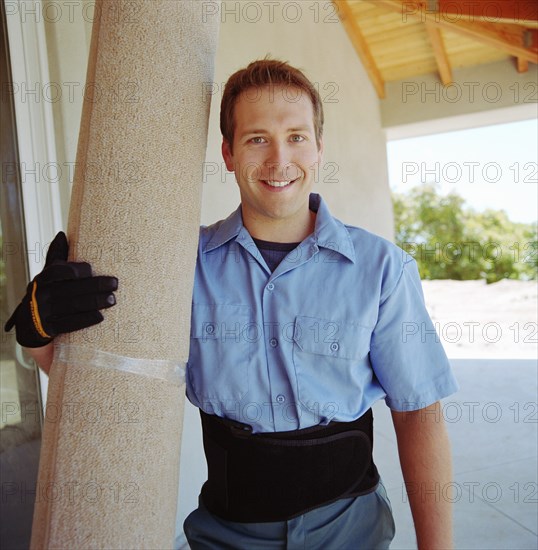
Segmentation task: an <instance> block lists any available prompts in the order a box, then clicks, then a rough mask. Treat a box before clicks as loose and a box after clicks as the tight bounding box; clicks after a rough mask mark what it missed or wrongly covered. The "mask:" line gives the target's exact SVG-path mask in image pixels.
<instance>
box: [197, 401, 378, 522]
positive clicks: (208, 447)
mask: <svg viewBox="0 0 538 550" xmlns="http://www.w3.org/2000/svg"><path fill="white" fill-rule="evenodd" d="M200 414H201V417H202V430H203V440H204V450H205V455H206V460H207V469H208V480H207V481H206V483H205V484H204V486H203V487H202V500H203V503H204V505H205V506H206V508H207V509H208V510H209V511H210V512H211V513H213V514H215V515H217V516H219V517H221V518H223V519H226V520H229V521H238V522H245V523H250V522H269V521H283V520H287V519H290V518H292V517H295V516H298V515H300V514H304V513H306V512H308V511H309V510H312V509H314V508H317V507H319V506H322V505H324V504H328V503H330V502H334V501H336V500H338V499H341V498H347V497H353V496H358V495H361V494H366V493H369V492H371V491H373V490H374V489H375V488H376V486H377V484H378V482H379V475H378V473H377V468H376V467H375V464H374V462H373V460H372V447H373V415H372V410H371V409H369V410H368V411H367V412H366V413H365V414H364V415H363V416H361V417H360V418H359V419H357V420H355V421H353V422H331V423H329V424H328V425H326V426H314V427H312V428H306V429H303V430H295V431H289V432H274V433H260V434H253V433H252V428H251V427H250V426H249V425H248V424H242V423H240V422H235V421H231V420H226V419H223V418H220V417H218V416H214V415H208V414H206V413H205V412H203V411H202V410H200Z"/></svg>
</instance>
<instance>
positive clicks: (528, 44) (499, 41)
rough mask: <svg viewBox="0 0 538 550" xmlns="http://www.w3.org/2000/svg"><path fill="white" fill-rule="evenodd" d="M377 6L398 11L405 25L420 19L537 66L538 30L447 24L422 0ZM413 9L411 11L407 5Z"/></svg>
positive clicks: (390, 0)
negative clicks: (406, 21) (408, 20)
mask: <svg viewBox="0 0 538 550" xmlns="http://www.w3.org/2000/svg"><path fill="white" fill-rule="evenodd" d="M375 1H376V4H377V5H379V6H385V7H386V8H387V9H389V10H392V11H395V12H398V13H400V14H401V16H402V21H403V22H405V20H407V19H408V18H414V19H417V18H418V19H419V20H421V21H423V22H428V23H431V24H432V25H435V26H437V27H439V28H441V29H446V30H450V31H453V32H456V33H460V34H463V35H466V36H470V37H472V38H474V39H475V40H477V41H479V42H483V43H485V44H489V45H490V46H493V47H496V48H499V49H501V50H504V51H506V52H508V53H509V54H511V55H513V56H515V57H520V58H522V59H526V60H527V61H530V62H531V63H538V30H536V29H532V30H530V29H526V28H524V27H522V26H519V25H514V24H508V23H485V22H483V21H472V22H471V21H464V20H463V19H461V20H460V19H458V20H455V21H449V20H448V19H447V18H445V17H439V14H438V13H436V12H434V11H431V10H429V9H427V8H428V3H427V2H425V1H424V0H419V1H416V2H408V1H407V0H375ZM411 5H412V6H413V7H414V8H413V10H411V9H410V6H411Z"/></svg>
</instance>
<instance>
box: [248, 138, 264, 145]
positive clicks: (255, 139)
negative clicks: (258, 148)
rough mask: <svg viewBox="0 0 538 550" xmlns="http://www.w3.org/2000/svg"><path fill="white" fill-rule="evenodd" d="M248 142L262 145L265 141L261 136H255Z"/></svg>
mask: <svg viewBox="0 0 538 550" xmlns="http://www.w3.org/2000/svg"><path fill="white" fill-rule="evenodd" d="M250 141H251V143H255V144H258V143H264V142H265V139H264V138H262V137H261V136H256V137H253V138H252V139H251V140H250Z"/></svg>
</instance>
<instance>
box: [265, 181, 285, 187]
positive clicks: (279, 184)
mask: <svg viewBox="0 0 538 550" xmlns="http://www.w3.org/2000/svg"><path fill="white" fill-rule="evenodd" d="M265 183H266V184H267V185H270V186H271V187H286V185H289V184H290V183H291V180H289V181H266V182H265Z"/></svg>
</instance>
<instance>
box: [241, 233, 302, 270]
mask: <svg viewBox="0 0 538 550" xmlns="http://www.w3.org/2000/svg"><path fill="white" fill-rule="evenodd" d="M252 240H253V241H254V243H255V244H256V246H257V247H258V250H259V251H260V253H261V255H262V256H263V259H264V260H265V262H266V263H267V266H268V267H269V269H270V270H271V272H273V271H274V270H275V269H276V268H277V267H278V264H279V263H280V262H281V261H282V260H283V259H284V258H285V257H286V256H287V255H288V253H289V252H291V251H292V250H293V249H294V248H296V247H297V246H299V245H300V244H301V243H274V242H271V241H262V240H261V239H255V238H254V237H253V238H252Z"/></svg>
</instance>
